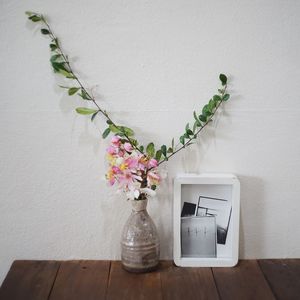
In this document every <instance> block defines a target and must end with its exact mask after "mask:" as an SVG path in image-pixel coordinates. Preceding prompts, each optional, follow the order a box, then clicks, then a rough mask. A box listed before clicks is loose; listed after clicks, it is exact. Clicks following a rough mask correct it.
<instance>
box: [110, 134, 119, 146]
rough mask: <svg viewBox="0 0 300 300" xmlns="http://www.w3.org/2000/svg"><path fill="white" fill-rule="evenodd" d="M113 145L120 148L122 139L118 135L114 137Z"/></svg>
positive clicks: (112, 139)
mask: <svg viewBox="0 0 300 300" xmlns="http://www.w3.org/2000/svg"><path fill="white" fill-rule="evenodd" d="M111 143H112V144H113V145H114V146H116V147H118V146H119V145H120V138H119V137H118V136H117V135H114V136H113V137H112V138H111Z"/></svg>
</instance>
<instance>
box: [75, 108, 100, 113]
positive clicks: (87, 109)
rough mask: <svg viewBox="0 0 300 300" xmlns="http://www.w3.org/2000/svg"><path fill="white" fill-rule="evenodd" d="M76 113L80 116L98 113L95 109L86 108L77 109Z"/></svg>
mask: <svg viewBox="0 0 300 300" xmlns="http://www.w3.org/2000/svg"><path fill="white" fill-rule="evenodd" d="M76 112H77V113H79V114H81V115H91V114H93V113H95V112H98V110H96V109H92V108H88V107H77V108H76Z"/></svg>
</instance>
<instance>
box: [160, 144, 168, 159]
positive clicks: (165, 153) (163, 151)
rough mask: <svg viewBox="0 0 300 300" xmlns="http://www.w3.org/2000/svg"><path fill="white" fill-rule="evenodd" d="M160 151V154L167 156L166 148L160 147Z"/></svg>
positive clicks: (164, 146)
mask: <svg viewBox="0 0 300 300" xmlns="http://www.w3.org/2000/svg"><path fill="white" fill-rule="evenodd" d="M160 150H161V153H162V154H163V155H164V156H165V157H166V156H167V146H166V145H162V146H161V148H160Z"/></svg>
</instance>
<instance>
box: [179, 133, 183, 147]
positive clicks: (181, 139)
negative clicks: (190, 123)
mask: <svg viewBox="0 0 300 300" xmlns="http://www.w3.org/2000/svg"><path fill="white" fill-rule="evenodd" d="M179 141H180V143H181V144H182V145H184V136H183V135H182V136H181V137H180V138H179Z"/></svg>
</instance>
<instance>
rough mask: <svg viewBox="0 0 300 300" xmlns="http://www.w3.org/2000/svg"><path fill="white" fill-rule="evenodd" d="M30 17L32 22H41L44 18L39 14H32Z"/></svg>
mask: <svg viewBox="0 0 300 300" xmlns="http://www.w3.org/2000/svg"><path fill="white" fill-rule="evenodd" d="M28 19H29V20H31V21H32V22H39V21H41V20H42V18H41V17H39V16H37V15H33V16H30V17H29V18H28Z"/></svg>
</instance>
